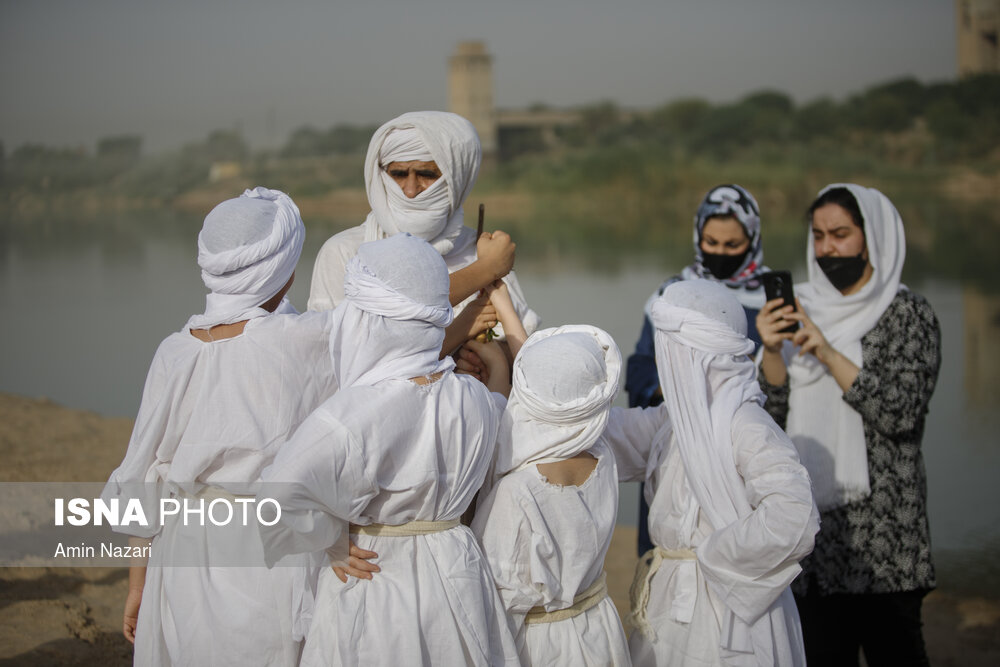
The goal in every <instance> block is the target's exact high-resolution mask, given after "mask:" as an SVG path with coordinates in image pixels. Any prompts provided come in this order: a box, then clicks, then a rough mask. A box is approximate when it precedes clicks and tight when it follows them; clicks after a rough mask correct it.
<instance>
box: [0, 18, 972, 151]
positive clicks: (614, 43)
mask: <svg viewBox="0 0 1000 667" xmlns="http://www.w3.org/2000/svg"><path fill="white" fill-rule="evenodd" d="M954 14H955V9H954V2H952V1H950V0H838V1H829V0H828V1H825V2H820V1H817V0H691V1H690V2H677V1H672V0H617V1H610V0H606V1H601V2H599V1H597V0H531V1H530V2H529V1H525V0H493V1H492V2H488V3H487V2H478V1H476V0H409V1H404V0H395V1H389V0H355V1H354V2H350V3H345V2H335V1H333V0H331V1H329V2H322V1H320V0H302V1H297V0H273V1H271V2H263V1H261V0H245V1H243V2H237V1H236V0H0V141H2V142H3V144H4V147H5V149H6V150H7V152H8V153H9V151H10V150H11V149H13V148H15V147H16V146H19V145H21V144H23V143H25V142H28V141H32V142H42V143H45V144H49V145H84V146H86V147H88V148H93V145H94V142H95V141H96V140H97V139H98V138H100V137H104V136H109V135H115V134H122V133H139V134H141V135H142V136H143V137H144V140H145V144H144V146H145V148H146V150H147V151H157V150H162V149H163V148H165V147H172V146H174V145H177V144H179V143H182V142H186V141H192V140H200V139H202V138H204V137H205V136H206V135H207V133H208V132H209V131H211V130H213V129H216V128H235V127H238V128H240V129H242V131H243V133H244V136H245V138H246V139H247V141H248V142H249V143H250V144H251V146H253V147H255V148H259V147H263V146H268V145H278V144H281V143H283V142H284V141H285V140H286V139H287V137H288V134H289V132H290V131H291V130H292V129H294V128H296V127H299V126H301V125H305V124H311V125H313V126H315V127H318V128H323V129H325V128H328V127H330V126H331V125H333V124H335V123H339V122H350V123H380V122H382V121H384V120H387V119H388V118H391V117H393V116H394V115H397V114H398V113H401V112H403V111H409V110H415V109H443V108H445V107H446V105H447V59H448V56H449V55H450V53H451V52H452V50H453V49H454V47H455V45H456V43H457V42H459V41H462V40H468V39H480V40H483V41H485V42H486V45H487V49H488V50H489V52H490V53H491V54H492V55H493V57H494V88H495V89H494V95H495V99H496V103H497V105H498V106H499V107H508V108H516V107H524V106H528V105H530V104H532V103H534V102H545V103H547V104H550V105H553V106H572V105H578V104H585V103H589V102H595V101H599V100H602V99H611V100H614V101H616V102H617V103H619V104H620V105H622V106H624V107H632V108H643V107H653V106H657V105H660V104H662V103H664V102H667V101H670V100H673V99H677V98H679V97H688V96H698V97H704V98H707V99H709V100H712V101H716V102H721V101H732V100H736V99H738V98H739V97H741V96H742V95H744V94H746V93H748V92H751V91H755V90H760V89H764V88H768V89H776V90H780V91H784V92H786V93H788V94H790V95H791V96H792V97H793V98H795V99H796V100H797V101H799V102H804V101H808V100H810V99H813V98H816V97H819V96H822V95H829V96H832V97H834V98H837V99H841V98H843V97H844V96H846V95H848V94H850V93H853V92H859V91H861V90H863V89H864V88H865V87H867V86H869V85H872V84H876V83H882V82H884V81H886V80H889V79H892V78H897V77H902V76H915V77H917V78H918V79H920V80H921V81H924V82H929V81H941V80H948V79H952V78H953V77H954V76H955V67H956V66H955V62H956V56H955V17H954Z"/></svg>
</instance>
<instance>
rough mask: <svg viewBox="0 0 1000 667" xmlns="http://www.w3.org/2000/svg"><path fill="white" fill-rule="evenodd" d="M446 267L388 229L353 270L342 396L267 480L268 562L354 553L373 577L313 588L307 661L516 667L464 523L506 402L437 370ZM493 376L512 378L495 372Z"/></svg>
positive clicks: (344, 315)
mask: <svg viewBox="0 0 1000 667" xmlns="http://www.w3.org/2000/svg"><path fill="white" fill-rule="evenodd" d="M448 286H449V281H448V272H447V268H446V266H445V262H444V260H443V259H442V258H441V255H440V254H439V253H438V252H437V251H436V250H435V249H434V248H433V247H431V246H430V245H429V244H428V243H426V242H424V241H422V240H420V239H417V238H415V237H412V236H409V235H407V234H398V235H395V236H393V237H391V238H388V239H384V240H381V241H374V242H371V243H365V244H363V245H362V246H361V247H360V248H359V249H358V253H357V255H356V256H355V257H354V259H352V260H351V262H350V264H348V267H347V272H346V276H345V295H346V299H345V301H344V302H343V303H342V304H341V305H340V306H338V307H337V309H336V310H335V311H334V314H333V317H334V325H333V333H332V335H331V349H332V353H333V363H334V367H335V369H336V371H337V375H338V377H339V378H340V379H341V383H342V388H341V389H340V391H339V392H338V393H337V394H336V395H335V396H334V397H333V398H331V399H330V400H328V401H327V402H326V403H324V404H323V405H322V406H321V407H320V408H319V409H317V410H316V412H314V413H313V414H312V416H310V417H309V418H308V419H307V420H306V421H305V422H304V423H303V424H302V426H301V428H299V430H298V431H297V432H296V433H295V435H294V437H293V438H292V439H291V440H290V441H289V442H288V443H287V445H286V446H284V447H283V448H282V449H281V451H280V452H279V454H278V457H277V458H276V459H275V462H274V464H273V465H272V466H271V467H270V468H269V469H268V470H266V471H265V473H264V478H265V480H266V481H269V482H275V483H279V482H280V484H275V485H273V488H272V490H271V491H270V492H271V493H274V494H275V495H274V497H276V498H277V500H278V501H279V502H280V504H281V508H282V512H281V520H280V522H279V523H277V524H276V525H274V526H271V527H264V526H262V527H261V531H262V535H263V538H264V541H265V545H266V551H267V554H268V558H269V559H270V560H274V559H276V558H278V557H280V556H282V555H284V554H287V553H296V552H308V551H313V550H317V549H320V550H321V549H327V550H328V553H329V554H330V557H331V563H332V564H335V565H339V564H342V563H343V562H344V557H345V556H346V555H347V548H346V547H347V540H348V530H349V525H350V526H351V528H350V532H351V533H353V535H351V539H353V540H354V541H355V542H356V544H357V546H359V547H360V548H361V549H365V550H368V551H371V552H374V553H375V554H377V557H376V558H375V559H374V561H373V562H376V563H377V565H378V568H379V570H378V573H377V574H375V575H374V576H373V577H371V578H364V579H359V578H353V577H352V578H348V579H346V581H342V580H340V579H338V578H337V576H336V575H335V574H334V572H333V571H332V570H331V569H330V568H324V570H323V572H322V574H321V575H320V579H319V589H318V592H317V597H316V609H315V613H314V615H313V620H312V626H311V629H310V631H309V636H308V638H307V640H306V647H305V651H304V653H303V657H302V664H303V665H383V664H393V663H398V662H399V661H401V660H402V661H403V662H404V663H405V664H424V665H466V664H468V665H497V664H507V663H509V664H517V651H516V648H515V645H514V639H513V635H512V634H511V631H510V628H509V625H508V621H507V618H506V614H505V613H504V609H503V605H502V603H501V601H500V598H499V596H498V595H497V593H496V590H495V589H494V587H493V582H492V580H491V578H490V574H489V567H488V565H487V562H486V559H485V557H484V556H483V554H482V551H481V549H480V548H479V545H478V544H477V543H476V540H475V537H474V536H473V534H472V531H470V530H469V529H468V528H467V527H465V526H462V525H461V524H460V523H459V517H460V516H461V515H462V512H463V511H465V509H466V508H467V507H468V505H469V504H470V503H471V502H472V499H473V497H474V495H475V493H476V491H477V490H478V489H479V487H480V486H481V485H482V483H483V480H484V479H485V477H486V473H487V469H488V467H489V465H490V460H491V457H492V455H493V449H494V443H495V442H496V435H497V429H498V428H499V424H500V416H501V411H502V406H503V403H504V401H503V398H502V397H499V396H497V395H493V394H490V392H489V391H488V390H487V389H486V388H485V387H484V386H483V385H482V384H481V383H479V381H478V380H475V379H473V378H471V377H469V376H462V375H456V374H455V373H454V372H453V368H454V362H453V361H452V359H451V358H449V357H446V358H445V359H444V360H443V361H442V360H439V352H440V349H441V342H442V340H443V338H444V327H445V326H446V325H447V324H448V323H449V322H450V321H451V319H452V308H451V305H450V303H449V301H448ZM496 372H498V373H506V368H505V367H498V368H497V369H496Z"/></svg>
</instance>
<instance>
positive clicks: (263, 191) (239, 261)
mask: <svg viewBox="0 0 1000 667" xmlns="http://www.w3.org/2000/svg"><path fill="white" fill-rule="evenodd" d="M305 234H306V230H305V225H304V224H302V216H301V215H299V209H298V207H297V206H296V205H295V202H293V201H292V200H291V198H290V197H289V196H288V195H286V194H285V193H284V192H280V191H278V190H268V189H267V188H255V189H253V190H247V191H246V192H244V193H243V194H242V195H241V196H240V197H237V198H236V199H229V200H227V201H224V202H222V203H221V204H219V205H218V206H216V207H215V208H214V209H212V211H211V212H210V213H209V214H208V215H207V216H205V224H204V225H203V226H202V230H201V233H199V234H198V265H199V266H200V267H201V279H202V280H203V281H204V282H205V286H206V287H208V289H209V290H211V293H210V294H208V296H206V297H205V312H204V314H202V315H195V316H194V317H192V318H191V319H190V320H188V323H187V328H191V329H203V328H206V327H212V326H215V325H216V324H230V323H232V322H239V321H241V320H246V319H250V318H254V317H260V316H262V315H267V314H268V313H267V311H265V310H264V309H262V308H260V307H259V306H260V305H262V304H264V303H266V302H267V300H268V299H270V298H271V297H272V296H274V295H275V294H277V293H278V292H279V291H280V290H281V288H282V287H284V286H285V283H287V282H288V280H289V278H291V277H292V273H293V272H294V271H295V265H296V264H297V263H298V261H299V255H300V254H302V241H303V240H304V239H305Z"/></svg>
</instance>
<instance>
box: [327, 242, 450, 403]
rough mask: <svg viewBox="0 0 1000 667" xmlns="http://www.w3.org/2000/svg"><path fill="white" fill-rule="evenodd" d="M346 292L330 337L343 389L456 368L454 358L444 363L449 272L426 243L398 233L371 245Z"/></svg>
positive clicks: (351, 271)
mask: <svg viewBox="0 0 1000 667" xmlns="http://www.w3.org/2000/svg"><path fill="white" fill-rule="evenodd" d="M401 258H402V259H401ZM345 289H346V292H347V300H346V301H345V302H344V303H343V304H341V305H340V306H339V307H338V308H337V309H336V310H335V311H334V314H333V320H334V322H333V331H332V333H331V338H330V352H331V354H332V355H333V364H334V371H335V372H336V375H337V377H338V378H339V379H340V382H341V385H342V386H344V387H350V386H355V385H371V384H375V383H376V382H378V381H380V380H384V379H386V378H390V377H402V378H410V377H417V376H422V375H432V374H434V373H437V372H439V371H444V370H447V369H449V368H454V366H455V362H454V360H452V359H451V358H450V357H446V358H445V359H444V360H439V359H438V357H439V356H440V352H441V345H442V343H443V342H444V327H445V326H447V325H448V324H450V323H451V319H452V309H451V304H450V303H449V302H448V272H447V269H446V267H445V264H444V260H442V259H441V255H439V254H438V253H437V252H436V251H435V250H434V249H433V248H432V247H431V246H430V245H429V244H428V243H427V242H426V241H422V240H420V239H418V238H416V237H414V236H410V235H408V234H398V235H396V236H393V237H392V238H388V239H383V240H381V241H375V242H372V243H365V244H363V245H362V246H361V247H360V249H359V250H358V254H357V255H356V256H355V257H354V259H352V260H351V262H350V264H348V267H347V274H346V285H345Z"/></svg>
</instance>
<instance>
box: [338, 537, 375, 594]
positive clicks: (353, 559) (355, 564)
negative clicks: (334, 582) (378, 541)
mask: <svg viewBox="0 0 1000 667" xmlns="http://www.w3.org/2000/svg"><path fill="white" fill-rule="evenodd" d="M371 558H378V554H377V553H375V552H374V551H368V550H366V549H362V548H361V547H359V546H356V545H355V544H354V542H351V549H350V555H349V557H348V559H347V567H338V566H336V565H334V566H331V567H333V571H334V573H335V574H336V575H337V578H338V579H340V580H341V581H342V582H344V583H345V584H346V583H347V575H351V576H352V577H357V578H358V579H371V578H372V573H373V572H381V569H380V568H379V566H378V565H376V564H375V563H369V562H368V560H369V559H371Z"/></svg>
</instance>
